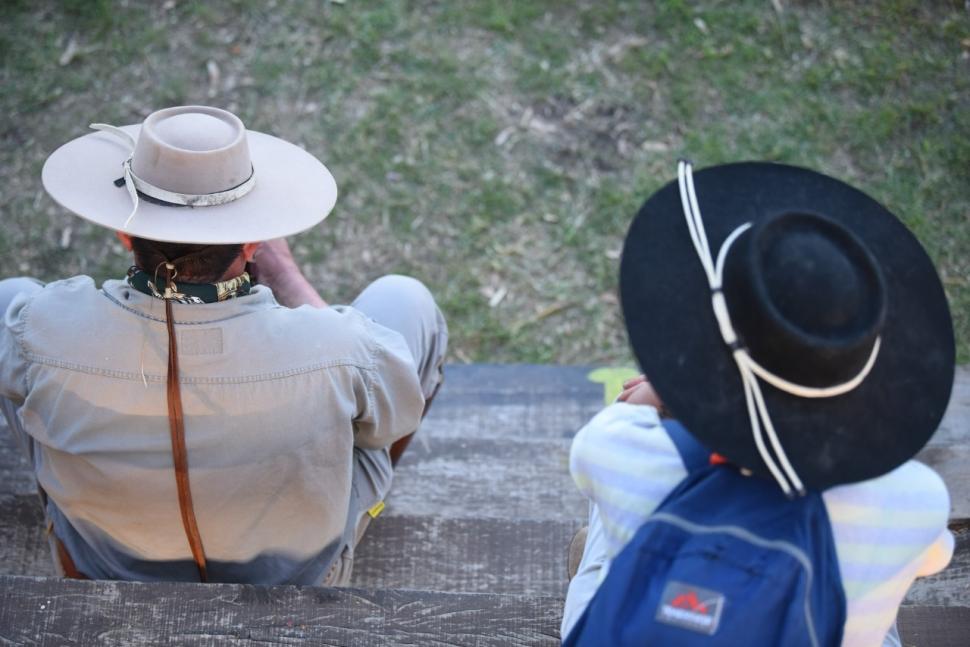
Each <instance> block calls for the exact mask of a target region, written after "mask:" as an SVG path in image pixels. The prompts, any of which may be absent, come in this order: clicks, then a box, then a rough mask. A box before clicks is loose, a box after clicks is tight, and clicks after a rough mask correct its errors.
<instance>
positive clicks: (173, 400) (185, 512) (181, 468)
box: [165, 299, 208, 582]
mask: <svg viewBox="0 0 970 647" xmlns="http://www.w3.org/2000/svg"><path fill="white" fill-rule="evenodd" d="M165 325H166V327H167V328H168V426H169V431H170V432H171V437H172V462H173V464H174V467H175V484H176V486H177V487H178V497H179V510H180V511H181V513H182V526H183V528H184V529H185V537H186V539H188V540H189V547H190V548H191V549H192V559H194V560H195V565H196V566H197V567H198V569H199V580H200V581H202V582H206V581H208V579H207V574H206V561H205V549H204V548H203V547H202V536H201V535H200V534H199V525H198V523H196V520H195V510H194V508H193V507H192V489H191V488H190V487H189V457H188V450H186V448H185V421H184V417H183V415H182V391H181V388H180V387H179V360H178V345H177V342H176V336H175V324H174V323H173V322H172V302H171V300H169V299H166V300H165Z"/></svg>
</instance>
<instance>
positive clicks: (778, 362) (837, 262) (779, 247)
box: [723, 212, 886, 387]
mask: <svg viewBox="0 0 970 647" xmlns="http://www.w3.org/2000/svg"><path fill="white" fill-rule="evenodd" d="M723 290H724V296H725V299H726V300H727V304H728V308H729V311H730V316H731V321H732V323H733V325H734V328H735V331H736V332H737V334H738V337H739V338H740V340H741V343H742V344H744V346H745V347H746V348H747V350H748V353H749V354H750V355H751V357H752V359H754V360H755V361H756V362H758V363H759V364H760V365H761V366H763V367H764V368H766V369H768V370H769V371H770V372H772V373H774V374H775V375H777V376H779V377H781V378H783V379H785V380H787V381H789V382H794V383H796V384H801V385H804V386H809V387H827V386H833V385H837V384H841V383H843V382H847V381H849V380H851V379H852V378H854V377H855V376H856V375H858V374H859V372H860V371H861V370H862V369H863V368H864V366H865V365H866V362H867V361H868V360H869V357H870V355H871V352H872V349H873V344H874V343H875V341H876V338H877V337H878V336H879V333H880V331H881V330H882V328H883V323H884V321H885V317H886V286H885V280H884V279H883V275H882V272H881V270H880V268H879V265H878V263H877V262H876V260H875V258H874V257H873V256H872V254H871V253H870V252H869V250H868V249H867V248H866V246H865V245H864V244H863V243H862V241H860V240H859V239H858V238H857V237H856V236H855V235H854V234H853V233H852V232H850V231H849V230H848V229H846V228H845V227H843V226H842V225H840V224H839V223H837V222H836V221H834V220H832V219H830V218H827V217H825V216H822V215H819V214H815V213H805V212H784V213H779V214H776V215H773V216H769V217H767V218H765V219H764V220H761V221H759V222H757V223H755V224H754V226H753V227H752V228H751V229H750V230H749V231H747V232H746V233H745V234H744V235H742V236H741V237H740V238H739V239H738V240H737V241H736V242H735V243H734V245H733V247H732V249H731V250H730V253H729V254H728V256H727V259H726V262H725V268H724V286H723Z"/></svg>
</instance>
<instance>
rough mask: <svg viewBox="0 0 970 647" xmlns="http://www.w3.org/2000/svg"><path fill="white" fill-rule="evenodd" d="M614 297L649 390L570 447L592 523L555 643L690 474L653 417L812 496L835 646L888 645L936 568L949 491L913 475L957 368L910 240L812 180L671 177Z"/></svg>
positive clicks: (801, 172) (709, 173) (782, 171)
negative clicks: (838, 615) (840, 601)
mask: <svg viewBox="0 0 970 647" xmlns="http://www.w3.org/2000/svg"><path fill="white" fill-rule="evenodd" d="M702 206H703V209H704V211H703V217H702V216H701V209H700V208H701V207H702ZM714 242H716V244H717V247H716V248H714V247H713V246H712V243H714ZM712 249H716V251H715V252H712ZM620 284H621V296H622V304H623V310H624V316H625V320H626V325H627V330H628V333H629V335H630V340H631V344H632V346H633V350H634V353H635V355H636V357H637V360H638V362H639V363H640V366H641V368H642V369H643V370H644V372H645V374H646V375H648V376H650V379H649V381H648V380H647V379H646V378H640V379H637V380H634V381H631V382H629V383H628V384H627V385H626V387H627V388H626V389H625V390H624V392H623V394H621V396H620V397H619V399H618V402H617V403H616V404H614V405H612V406H610V407H607V408H606V409H605V410H604V411H603V412H601V413H600V414H599V415H597V416H596V417H595V418H594V419H593V420H592V421H591V422H590V423H589V424H588V425H587V426H586V427H584V428H583V429H582V430H581V431H580V432H579V433H578V434H577V436H576V438H575V440H574V442H573V448H572V454H571V461H570V469H571V472H572V474H573V477H574V479H575V481H576V483H577V486H578V487H579V488H580V490H581V491H582V492H583V493H584V494H586V495H587V496H588V497H589V498H590V526H589V530H588V537H587V539H586V544H585V549H584V551H583V555H582V561H581V562H580V564H579V566H578V571H577V573H576V575H575V577H574V578H573V579H572V582H571V583H570V588H569V593H568V596H567V600H566V608H565V611H564V618H563V626H562V635H563V637H564V639H565V638H567V636H569V634H570V631H571V630H572V629H573V627H574V625H576V624H577V621H579V620H580V619H581V617H582V616H583V613H584V610H585V609H586V607H587V605H588V604H589V603H590V599H591V598H593V596H594V594H595V593H596V591H597V589H598V588H599V587H600V584H601V583H602V582H603V580H604V578H605V577H606V574H607V573H608V571H609V567H610V564H611V562H613V561H614V560H615V559H616V558H617V556H618V555H619V554H620V553H621V551H622V550H623V548H624V546H625V545H626V544H627V543H628V542H629V541H630V540H631V538H632V537H633V536H634V534H636V533H637V531H638V529H640V528H641V527H642V526H643V525H644V524H645V522H647V521H648V520H649V519H650V518H651V515H652V514H653V513H654V511H655V510H656V509H657V507H658V506H660V505H661V504H662V503H664V500H665V499H666V498H667V495H668V494H670V493H671V492H672V491H673V490H675V488H678V485H679V484H681V482H682V481H683V480H684V479H685V478H686V477H687V475H688V469H687V467H685V463H684V459H683V458H682V454H681V452H679V451H678V447H677V446H676V445H675V442H674V440H672V436H671V434H670V433H668V431H667V430H666V429H665V427H664V426H663V424H662V421H661V419H660V415H659V413H658V412H659V411H660V410H666V408H669V410H670V411H671V412H672V415H673V416H675V417H676V418H677V419H678V420H679V421H680V423H682V424H683V426H684V427H685V428H686V429H687V430H688V431H689V432H690V435H691V436H692V437H693V438H694V439H695V440H696V441H699V442H700V443H701V444H702V445H703V446H704V447H705V448H706V449H707V450H708V451H709V452H711V453H712V454H714V455H715V457H716V459H715V460H716V461H721V462H725V463H728V464H729V465H728V466H727V468H726V469H735V470H737V471H739V472H740V473H741V474H744V475H750V476H751V477H752V478H753V479H758V483H759V484H760V485H759V487H763V488H774V489H777V490H780V491H781V492H783V493H784V494H785V495H787V496H788V497H789V498H790V499H792V500H797V499H798V498H799V497H803V496H805V495H808V496H809V497H811V496H820V497H821V501H822V502H824V510H825V513H826V514H827V518H828V521H829V522H830V524H831V535H830V536H831V539H832V540H834V546H835V553H836V554H837V558H838V559H837V561H838V572H839V574H840V576H841V587H842V589H843V590H844V598H845V608H844V610H841V609H840V612H844V617H845V622H844V627H842V631H841V644H842V645H853V646H856V645H858V646H870V645H881V644H883V641H884V640H885V641H887V642H886V644H894V643H893V642H892V641H893V640H898V639H897V638H896V637H895V631H894V629H893V621H894V618H895V615H896V611H897V608H898V606H899V604H900V602H901V601H902V599H903V597H904V595H905V593H906V591H907V589H908V588H909V586H910V585H911V584H912V582H913V580H914V579H915V578H916V577H919V576H923V575H929V574H932V573H935V572H938V571H940V570H942V569H943V568H944V567H945V566H946V564H947V563H948V562H949V560H950V557H951V555H952V552H953V536H952V535H951V534H950V533H949V531H948V530H947V527H946V524H947V515H948V512H949V497H948V494H947V491H946V487H945V485H944V484H943V482H942V480H941V479H940V478H939V476H937V475H936V473H935V472H933V471H932V470H931V469H929V468H928V467H926V466H925V465H922V464H920V463H918V462H916V461H913V460H910V459H911V458H912V457H913V456H914V455H915V454H916V453H917V452H918V451H919V450H920V449H921V448H922V447H923V446H924V445H925V444H926V442H927V441H928V440H929V438H930V436H931V435H932V433H933V432H934V431H935V430H936V428H937V426H938V425H939V422H940V420H941V418H942V416H943V413H944V411H945V409H946V405H947V403H948V401H949V396H950V390H951V387H952V382H953V375H954V360H955V347H954V339H953V329H952V323H951V320H950V315H949V309H948V306H947V302H946V298H945V295H944V293H943V289H942V286H941V284H940V281H939V279H938V277H937V275H936V272H935V269H934V267H933V264H932V262H931V261H930V259H929V258H928V257H927V255H926V253H925V251H924V250H923V249H922V247H921V246H920V244H919V243H918V241H917V240H916V239H915V238H914V237H913V236H912V234H911V233H910V232H909V231H908V230H907V229H906V228H905V226H903V225H902V223H900V222H899V220H897V219H896V218H895V217H894V216H893V215H892V214H891V213H890V212H889V211H887V210H886V209H885V208H884V207H883V206H882V205H880V204H878V203H877V202H876V201H875V200H873V199H871V198H869V197H868V196H866V195H865V194H863V193H862V192H860V191H858V190H856V189H854V188H852V187H850V186H849V185H847V184H845V183H842V182H840V181H838V180H835V179H833V178H830V177H827V176H825V175H822V174H819V173H815V172H812V171H808V170H806V169H801V168H796V167H791V166H785V165H780V164H769V163H740V164H728V165H722V166H717V167H712V168H708V169H705V170H703V171H700V172H698V174H697V175H696V186H695V176H694V175H693V174H692V172H691V167H690V165H689V164H688V163H686V162H682V163H681V164H680V166H679V169H678V181H677V182H671V183H670V184H668V185H667V186H665V187H663V188H662V189H661V190H660V191H658V192H657V193H656V194H654V195H653V196H652V197H651V198H650V199H649V200H648V201H647V202H646V203H645V204H644V206H643V207H642V209H641V211H640V213H639V215H638V217H637V218H636V220H635V221H634V223H633V225H632V226H631V229H630V232H629V235H628V237H627V241H626V245H625V248H624V254H623V261H622V265H621V276H620ZM715 453H716V454H715ZM722 457H723V458H722ZM735 466H736V467H735ZM678 493H679V491H678ZM782 500H784V499H783V498H782ZM665 505H666V504H665ZM710 505H711V506H712V510H713V509H715V507H717V506H718V505H719V503H718V501H717V500H711V502H710ZM658 618H659V615H658ZM686 635H687V634H685V636H686ZM712 638H713V640H711V642H710V643H705V644H712V645H713V644H720V643H718V642H717V640H716V638H717V635H716V633H715V634H712ZM725 644H727V643H725ZM897 644H898V643H897Z"/></svg>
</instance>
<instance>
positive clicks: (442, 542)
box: [352, 515, 581, 596]
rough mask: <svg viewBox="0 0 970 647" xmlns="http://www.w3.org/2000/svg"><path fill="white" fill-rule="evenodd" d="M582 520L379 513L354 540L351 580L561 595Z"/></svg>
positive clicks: (365, 583) (361, 584)
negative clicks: (569, 554)
mask: <svg viewBox="0 0 970 647" xmlns="http://www.w3.org/2000/svg"><path fill="white" fill-rule="evenodd" d="M580 525H581V524H580V523H579V522H564V521H548V520H543V521H537V520H533V519H520V520H516V521H513V520H505V519H460V520H455V519H441V518H437V517H434V518H432V517H384V516H383V515H382V516H380V517H378V518H377V519H376V520H374V521H373V522H372V523H371V525H370V528H369V529H368V531H367V534H366V535H365V536H364V539H363V541H361V543H360V545H359V546H358V547H357V553H356V555H355V557H354V575H353V581H352V584H353V586H357V587H361V588H409V589H421V590H427V591H454V592H458V591H464V592H469V593H515V594H527V595H555V596H564V595H565V594H566V584H567V578H566V551H567V547H568V546H569V541H570V540H571V539H572V538H573V535H574V534H575V532H576V531H577V530H578V529H579V527H580Z"/></svg>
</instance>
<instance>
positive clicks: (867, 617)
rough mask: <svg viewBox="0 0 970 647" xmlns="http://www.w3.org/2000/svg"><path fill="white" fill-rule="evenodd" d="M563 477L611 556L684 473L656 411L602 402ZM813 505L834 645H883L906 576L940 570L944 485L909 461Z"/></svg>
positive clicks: (946, 537)
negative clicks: (824, 535)
mask: <svg viewBox="0 0 970 647" xmlns="http://www.w3.org/2000/svg"><path fill="white" fill-rule="evenodd" d="M570 472H571V473H572V476H573V480H574V481H575V482H576V485H577V487H578V488H579V489H580V491H581V492H582V493H583V494H585V495H586V496H587V497H589V498H590V499H591V500H592V501H593V502H594V503H595V504H596V505H597V506H598V508H599V512H600V519H601V521H602V523H603V529H604V532H605V540H606V542H607V555H608V557H609V559H610V560H612V559H613V558H614V557H615V556H616V554H617V553H619V552H620V550H622V548H623V547H624V546H625V545H626V543H627V542H628V541H629V540H630V539H631V538H632V537H633V535H634V533H636V531H637V529H639V527H640V526H641V525H642V524H643V523H644V521H645V520H646V519H647V517H648V516H649V515H650V514H651V513H652V512H653V511H654V510H655V509H656V508H657V506H658V505H659V504H660V503H661V501H663V499H664V498H665V497H666V496H667V494H668V493H669V492H670V491H671V490H672V489H673V488H674V487H676V485H677V484H678V483H679V482H680V481H681V480H682V479H683V478H684V477H686V476H687V470H686V468H685V467H684V464H683V462H682V461H681V459H680V455H679V454H678V452H677V449H676V448H675V447H674V444H673V442H672V441H671V440H670V437H669V436H668V435H667V432H666V431H665V430H664V428H663V425H662V424H661V423H660V419H659V418H658V416H657V411H656V409H654V408H653V407H650V406H644V405H633V404H627V403H616V404H613V405H610V406H609V407H607V408H606V409H604V410H603V411H601V412H600V413H599V414H598V415H596V416H595V417H594V418H593V419H592V420H591V421H590V422H589V423H588V424H587V425H586V426H585V427H583V428H582V429H581V430H580V431H579V433H578V434H576V437H575V439H574V440H573V445H572V451H571V454H570ZM822 499H823V501H824V502H825V507H826V510H827V511H828V515H829V519H830V520H831V523H832V532H833V535H834V537H835V549H836V554H837V555H838V558H839V569H840V572H841V575H842V585H843V588H844V589H845V596H846V602H847V609H846V623H845V632H844V638H843V641H842V644H843V646H845V647H871V646H874V645H882V644H883V638H884V637H885V636H886V633H887V631H888V630H889V628H890V627H891V626H892V624H893V621H894V620H895V617H896V611H897V609H898V607H899V604H900V603H901V602H902V600H903V597H904V596H905V595H906V591H907V590H908V589H909V587H910V585H911V584H912V583H913V580H914V579H915V578H917V577H920V576H923V575H931V574H933V573H936V572H939V571H941V570H943V568H945V567H946V565H947V564H948V563H949V561H950V558H951V557H952V555H953V535H952V534H951V533H950V532H949V531H948V530H947V516H948V513H949V509H950V502H949V495H948V493H947V490H946V486H945V485H944V484H943V481H942V479H940V477H939V476H938V475H937V474H936V472H934V471H933V470H931V469H930V468H929V467H927V466H925V465H923V464H922V463H919V462H917V461H909V462H907V463H905V464H904V465H901V466H900V467H898V468H896V469H895V470H893V471H892V472H890V473H888V474H885V475H883V476H880V477H879V478H875V479H872V480H869V481H863V482H861V483H853V484H851V485H844V486H839V487H835V488H831V489H829V490H827V491H825V492H824V493H823V494H822ZM606 570H607V569H605V568H604V569H603V572H604V573H605V571H606Z"/></svg>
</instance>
